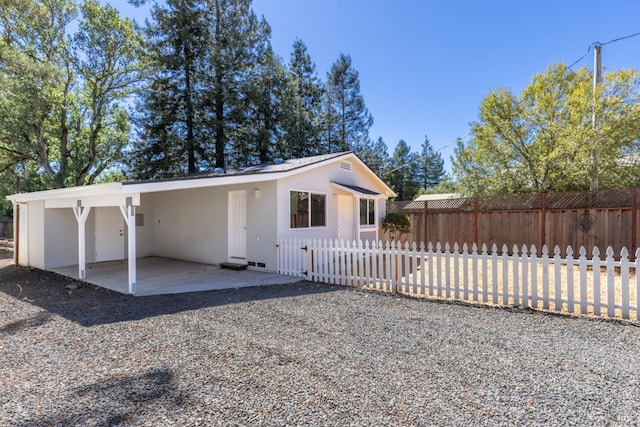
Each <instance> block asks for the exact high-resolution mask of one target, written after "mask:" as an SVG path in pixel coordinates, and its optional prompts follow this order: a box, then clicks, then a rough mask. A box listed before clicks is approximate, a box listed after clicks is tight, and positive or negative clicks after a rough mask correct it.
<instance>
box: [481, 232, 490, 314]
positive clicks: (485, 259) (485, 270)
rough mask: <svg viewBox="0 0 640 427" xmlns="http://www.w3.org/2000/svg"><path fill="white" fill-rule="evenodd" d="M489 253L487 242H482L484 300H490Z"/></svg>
mask: <svg viewBox="0 0 640 427" xmlns="http://www.w3.org/2000/svg"><path fill="white" fill-rule="evenodd" d="M488 258H489V255H488V254H487V244H486V243H483V244H482V302H487V301H489V269H488V266H487V263H488V261H489V260H488Z"/></svg>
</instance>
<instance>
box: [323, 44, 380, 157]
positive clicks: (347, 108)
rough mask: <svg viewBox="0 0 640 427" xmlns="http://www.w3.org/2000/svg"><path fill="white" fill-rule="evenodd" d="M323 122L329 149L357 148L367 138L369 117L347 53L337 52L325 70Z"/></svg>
mask: <svg viewBox="0 0 640 427" xmlns="http://www.w3.org/2000/svg"><path fill="white" fill-rule="evenodd" d="M325 124H326V127H327V133H326V138H327V139H326V141H325V146H326V150H327V151H329V152H336V151H346V150H354V151H358V149H359V148H360V147H361V146H362V145H363V144H365V143H366V142H367V140H368V139H369V129H370V128H371V126H372V125H373V117H372V116H371V114H370V113H369V110H367V107H366V106H365V103H364V98H363V96H362V94H361V93H360V78H359V75H358V72H357V71H356V70H355V69H354V68H353V67H352V65H351V57H350V56H349V55H345V54H342V53H341V54H340V55H339V56H338V59H337V61H336V62H335V63H334V64H333V66H332V67H331V71H330V72H329V75H328V81H327V98H326V105H325Z"/></svg>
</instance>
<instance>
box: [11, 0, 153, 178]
mask: <svg viewBox="0 0 640 427" xmlns="http://www.w3.org/2000/svg"><path fill="white" fill-rule="evenodd" d="M3 12H4V13H3V14H2V16H1V17H0V62H1V65H2V66H1V67H0V81H2V87H3V93H2V95H0V165H1V167H2V169H3V170H5V171H6V170H12V169H13V170H15V169H16V168H18V169H20V170H21V174H22V176H23V181H24V187H23V188H30V189H33V190H37V189H46V188H51V187H63V186H69V185H83V184H87V183H89V184H90V183H93V182H94V181H95V180H96V179H97V178H98V177H99V176H100V174H101V173H102V172H103V171H104V170H105V168H106V167H108V165H109V164H111V163H112V162H113V161H116V160H117V159H119V158H120V157H121V156H122V150H121V148H122V147H123V146H124V144H126V143H127V141H128V133H129V117H128V114H127V113H126V111H125V108H124V105H125V104H126V101H127V100H128V98H129V96H130V95H131V93H132V91H134V90H135V88H136V85H137V83H138V81H139V75H140V67H139V55H140V51H139V47H140V41H141V38H140V34H139V32H138V31H137V29H136V27H135V25H134V24H133V23H132V22H131V21H130V20H128V19H125V18H122V17H120V16H119V15H118V13H117V11H116V10H115V9H114V8H113V7H111V6H108V5H107V6H101V5H99V4H98V3H97V2H95V1H92V0H86V1H84V2H83V3H82V4H81V6H80V19H79V21H78V22H77V29H76V31H75V32H74V33H73V34H71V29H70V24H71V23H72V22H74V21H75V20H76V19H77V17H78V10H77V7H76V4H75V3H74V2H72V1H68V0H18V1H15V2H9V3H8V4H4V5H3Z"/></svg>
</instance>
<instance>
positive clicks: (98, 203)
mask: <svg viewBox="0 0 640 427" xmlns="http://www.w3.org/2000/svg"><path fill="white" fill-rule="evenodd" d="M129 198H130V199H131V202H130V203H131V205H133V206H140V193H130V194H122V193H120V194H100V195H93V196H86V195H85V196H79V197H69V198H64V199H59V198H56V199H45V201H44V207H45V208H75V207H77V206H78V202H80V206H82V207H91V208H98V207H105V206H127V199H129Z"/></svg>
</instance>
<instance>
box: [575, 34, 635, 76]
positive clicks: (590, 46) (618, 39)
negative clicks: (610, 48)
mask: <svg viewBox="0 0 640 427" xmlns="http://www.w3.org/2000/svg"><path fill="white" fill-rule="evenodd" d="M636 36H640V33H634V34H629V35H628V36H624V37H618V38H616V39H613V40H609V41H608V42H604V43H600V42H593V43H591V44H590V45H589V46H588V47H587V51H586V52H585V53H584V55H582V56H581V57H580V58H578V59H576V60H575V61H573V62H572V63H571V65H569V66H568V67H567V70H568V69H570V68H571V67H573V66H574V65H576V64H577V63H578V62H580V61H582V60H583V59H584V58H585V57H586V56H587V55H588V54H589V52H591V49H593V47H594V46H596V45H600V46H606V45H608V44H611V43H615V42H619V41H622V40H626V39H630V38H632V37H636Z"/></svg>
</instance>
